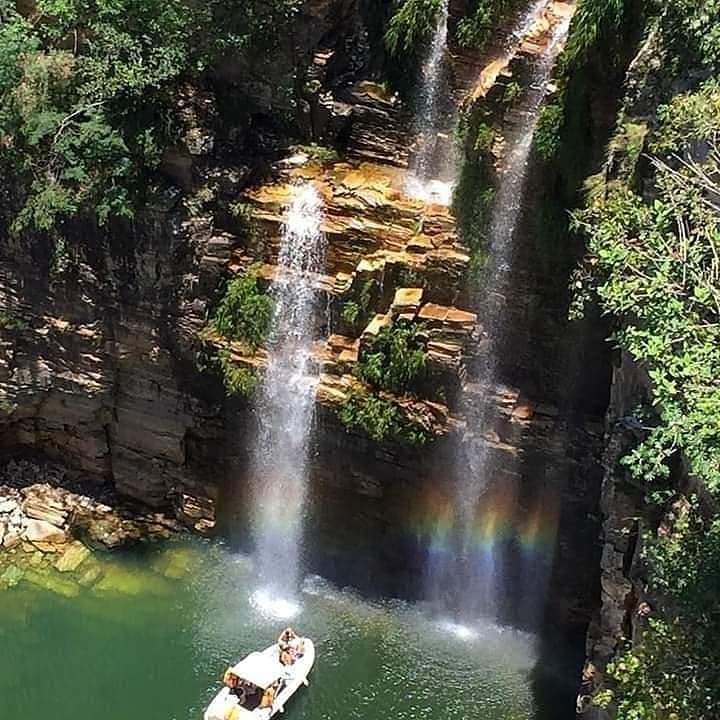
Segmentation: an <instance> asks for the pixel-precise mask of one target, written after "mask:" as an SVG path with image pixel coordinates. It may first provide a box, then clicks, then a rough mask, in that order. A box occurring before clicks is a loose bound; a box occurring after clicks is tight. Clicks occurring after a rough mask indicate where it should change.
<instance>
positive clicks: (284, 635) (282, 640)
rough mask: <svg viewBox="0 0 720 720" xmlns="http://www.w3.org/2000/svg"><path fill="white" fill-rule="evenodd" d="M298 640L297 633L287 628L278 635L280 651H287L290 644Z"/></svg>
mask: <svg viewBox="0 0 720 720" xmlns="http://www.w3.org/2000/svg"><path fill="white" fill-rule="evenodd" d="M298 639H299V638H298V636H297V633H296V632H295V631H294V630H293V629H292V628H291V627H287V628H285V629H284V630H283V631H282V632H281V633H280V637H279V638H278V645H279V646H280V649H281V650H289V649H290V646H291V645H292V643H293V642H294V641H295V640H298Z"/></svg>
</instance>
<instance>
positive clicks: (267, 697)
mask: <svg viewBox="0 0 720 720" xmlns="http://www.w3.org/2000/svg"><path fill="white" fill-rule="evenodd" d="M279 684H280V683H279V682H274V683H273V684H272V685H271V686H270V687H268V688H266V689H265V692H264V693H263V696H262V700H260V707H261V708H269V707H272V704H273V702H275V696H276V695H277V691H278V686H279Z"/></svg>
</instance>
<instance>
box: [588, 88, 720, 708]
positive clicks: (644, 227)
mask: <svg viewBox="0 0 720 720" xmlns="http://www.w3.org/2000/svg"><path fill="white" fill-rule="evenodd" d="M719 100H720V90H719V89H718V87H717V84H716V83H714V82H711V83H708V84H707V85H705V86H704V87H702V88H700V89H699V90H697V91H696V92H694V93H690V94H686V95H680V96H678V97H676V98H675V99H674V100H673V101H672V102H671V103H669V104H668V105H667V106H665V107H663V108H661V109H660V111H659V117H658V124H657V127H656V128H655V129H654V131H652V132H651V134H650V135H649V136H648V137H647V140H646V135H645V133H646V127H645V124H644V123H638V124H637V126H634V125H633V126H632V127H630V128H628V124H627V123H625V124H624V125H623V126H622V127H621V128H620V134H621V135H623V136H624V139H622V140H621V141H620V142H616V143H615V144H614V149H615V150H616V151H618V150H622V151H623V152H624V153H625V154H626V155H627V156H628V158H629V162H630V164H632V163H633V162H636V159H637V156H638V155H639V152H640V148H641V146H642V145H643V144H646V145H647V147H649V148H650V149H651V150H652V151H653V152H654V153H656V156H655V157H653V158H651V163H652V168H653V169H654V177H653V178H652V179H653V180H654V184H653V186H652V189H651V193H649V194H648V195H647V196H641V195H638V194H637V193H636V192H634V191H633V190H632V189H631V183H632V178H631V175H632V174H633V173H631V172H629V167H625V165H624V160H621V161H620V163H619V167H620V178H619V180H618V181H615V182H614V184H613V185H612V186H609V187H607V186H606V188H605V193H604V194H603V196H596V198H595V200H594V201H593V202H592V203H591V205H590V207H589V208H588V209H587V210H585V211H584V212H583V213H581V215H580V216H579V218H578V224H579V226H580V227H581V228H583V229H584V231H585V232H586V233H587V237H588V241H589V257H588V260H587V264H586V267H585V271H584V273H585V277H584V279H583V280H580V281H579V282H580V284H583V283H586V284H587V285H589V286H591V287H592V289H593V292H594V293H595V294H596V296H597V298H598V299H599V301H600V304H601V306H602V307H603V308H604V310H605V311H606V312H607V313H609V314H611V315H612V316H614V317H615V319H616V320H617V322H618V324H619V326H620V327H619V330H618V332H617V333H616V336H615V338H616V341H617V342H618V344H619V345H620V346H621V347H622V348H623V349H624V350H625V351H627V352H628V353H630V355H631V356H632V357H633V358H634V359H635V361H636V362H637V363H638V364H639V365H640V366H642V367H643V368H644V369H645V370H646V372H647V374H648V376H649V378H650V380H651V383H652V401H653V414H652V415H651V416H650V417H649V418H648V423H649V424H650V428H651V429H650V430H649V434H648V435H647V437H646V439H645V440H644V441H643V442H641V443H640V444H639V445H638V446H637V447H636V449H635V450H634V451H633V452H631V453H630V454H629V455H628V456H627V457H625V458H624V460H623V461H624V462H625V464H626V465H627V466H628V467H629V469H630V471H631V473H632V474H633V475H634V476H635V477H636V478H637V479H638V480H639V481H641V482H645V483H648V484H651V483H653V482H654V483H655V487H657V486H658V481H665V480H667V479H668V478H669V476H670V468H671V464H672V462H673V459H674V458H676V457H677V455H678V454H682V457H683V459H684V461H685V464H686V467H687V468H688V470H689V473H690V474H691V476H693V477H694V478H695V479H696V480H697V481H699V483H700V484H701V486H702V487H704V488H705V489H706V490H708V491H709V492H710V493H712V494H713V495H714V496H716V497H717V496H718V495H720V384H718V378H719V377H720V264H719V262H718V258H719V257H720V151H719V150H718V146H717V137H718V131H720V112H719V108H720V105H719ZM633 127H635V129H633ZM640 129H642V132H641V131H640ZM628 138H630V140H628ZM632 138H642V143H641V142H640V140H637V141H632ZM633 158H634V159H633ZM666 486H667V485H666ZM650 487H652V485H650ZM656 495H658V496H660V498H661V499H662V494H659V493H656ZM673 507H675V506H673ZM673 515H674V516H675V518H674V523H673V524H672V526H671V527H669V528H668V526H667V525H666V524H664V525H662V526H661V527H660V530H659V532H658V533H657V534H656V535H655V536H654V537H651V538H650V539H649V540H648V541H647V543H646V551H645V562H646V564H647V567H648V573H649V578H648V579H649V585H650V588H651V590H652V592H654V593H658V596H659V597H660V598H661V601H660V603H661V605H660V607H658V608H657V610H659V612H658V613H657V614H656V616H655V617H653V618H652V620H651V622H650V624H649V627H648V628H647V630H646V632H645V633H644V635H643V637H642V642H640V643H638V644H637V645H636V646H633V647H632V648H629V649H628V650H627V651H626V652H625V653H624V654H623V655H622V656H621V657H620V658H618V660H617V661H616V662H615V663H614V664H613V665H612V666H611V667H610V668H609V674H610V676H611V677H612V678H613V679H614V681H615V683H616V685H615V687H614V688H613V689H612V690H611V693H610V694H608V693H606V694H605V695H604V696H603V697H602V698H601V700H602V701H603V702H612V704H613V705H614V706H615V709H616V710H617V717H618V719H619V720H671V719H674V718H677V719H679V718H682V719H683V720H710V718H715V717H718V714H719V713H720V691H719V690H718V688H720V670H719V669H720V640H719V638H720V623H718V618H719V617H720V604H719V601H718V598H719V597H720V521H719V520H717V519H716V518H715V519H713V518H712V517H708V516H707V514H705V515H704V514H703V512H702V511H701V509H700V506H699V503H697V502H696V503H695V504H694V505H691V506H690V507H689V509H686V510H684V511H683V512H678V511H675V510H674V511H673Z"/></svg>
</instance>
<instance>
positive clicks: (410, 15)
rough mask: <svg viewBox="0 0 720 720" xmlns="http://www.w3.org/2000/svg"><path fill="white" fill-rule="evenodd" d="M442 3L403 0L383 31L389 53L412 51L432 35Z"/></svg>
mask: <svg viewBox="0 0 720 720" xmlns="http://www.w3.org/2000/svg"><path fill="white" fill-rule="evenodd" d="M442 3H443V0H404V1H403V3H402V5H401V6H400V9H399V10H398V11H397V12H396V13H395V14H394V15H393V16H392V18H391V19H390V24H389V25H388V29H387V32H386V33H385V45H386V46H387V49H388V50H389V51H390V54H391V55H400V54H402V53H404V52H405V53H407V52H413V51H414V50H416V49H417V47H418V46H419V44H420V43H421V42H423V41H424V40H426V39H427V38H428V37H429V36H430V35H432V33H433V30H434V29H435V20H436V18H437V14H438V12H439V10H440V7H441V5H442Z"/></svg>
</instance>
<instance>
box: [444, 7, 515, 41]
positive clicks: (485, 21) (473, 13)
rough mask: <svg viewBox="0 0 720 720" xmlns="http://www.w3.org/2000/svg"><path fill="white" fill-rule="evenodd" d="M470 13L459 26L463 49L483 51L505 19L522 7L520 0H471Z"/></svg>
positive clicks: (458, 34) (458, 32)
mask: <svg viewBox="0 0 720 720" xmlns="http://www.w3.org/2000/svg"><path fill="white" fill-rule="evenodd" d="M468 5H469V7H468V13H467V15H466V16H465V17H464V18H461V20H460V22H459V23H458V26H457V34H456V37H457V42H458V44H459V45H461V46H462V47H467V48H475V49H478V50H479V49H482V48H483V47H484V46H485V45H486V44H487V42H488V41H489V40H490V38H491V37H492V35H493V33H494V32H496V31H497V28H498V27H500V26H501V25H502V23H503V21H504V20H505V18H506V17H507V16H508V15H509V14H510V13H511V12H512V11H513V10H515V9H516V8H518V7H519V6H521V5H522V3H521V2H520V0H471V2H470V3H468Z"/></svg>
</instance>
